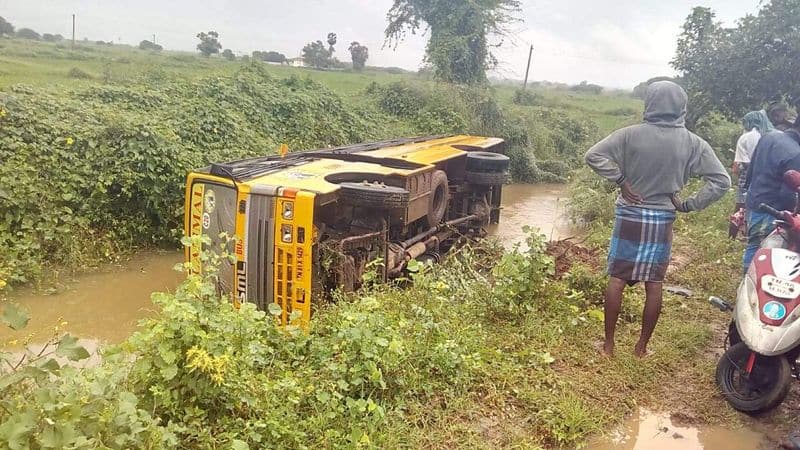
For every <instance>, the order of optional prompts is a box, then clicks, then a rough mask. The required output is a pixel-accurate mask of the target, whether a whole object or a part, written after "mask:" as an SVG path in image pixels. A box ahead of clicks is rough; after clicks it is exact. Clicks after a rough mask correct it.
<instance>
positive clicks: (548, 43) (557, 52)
mask: <svg viewBox="0 0 800 450" xmlns="http://www.w3.org/2000/svg"><path fill="white" fill-rule="evenodd" d="M522 3H523V5H522V12H521V14H520V18H521V19H522V21H521V22H520V23H518V24H515V25H513V33H512V34H513V36H512V37H511V38H510V39H506V40H504V42H503V46H502V47H501V48H500V49H499V50H497V52H496V53H497V55H498V57H499V59H500V67H499V68H498V70H497V71H496V73H495V75H497V76H502V77H505V78H518V79H521V78H522V77H523V76H524V73H525V62H526V60H527V56H528V46H529V44H533V46H534V57H533V64H532V72H531V76H530V78H531V79H532V80H549V81H561V82H566V83H577V82H580V81H582V80H588V81H589V82H592V83H597V84H601V85H604V86H610V87H622V88H631V87H633V86H634V85H636V84H637V83H639V82H640V81H643V80H645V79H647V78H650V77H652V76H657V75H670V74H672V70H671V69H670V67H669V64H668V63H669V61H670V59H671V58H672V56H673V54H674V49H675V40H676V36H677V34H678V33H679V30H680V26H681V25H682V23H683V21H684V19H685V18H686V16H687V15H688V14H689V11H690V9H691V8H692V7H693V6H700V5H702V6H709V7H711V8H713V9H714V10H715V11H716V12H717V15H718V18H719V19H720V20H722V21H723V22H725V23H726V24H729V25H732V24H733V23H734V21H735V20H736V19H738V18H739V17H742V16H744V15H745V14H748V13H750V14H752V13H755V12H757V10H758V3H759V0H691V1H690V0H638V1H634V0H614V1H603V2H600V1H595V0H523V2H522ZM391 4H392V1H391V0H280V1H276V0H227V1H225V0H219V1H204V0H137V1H121V0H0V15H1V16H3V17H5V18H6V20H8V21H9V22H11V23H12V24H14V26H16V27H17V28H21V27H29V28H33V29H34V30H36V31H38V32H40V33H54V34H55V33H60V34H62V35H64V36H69V35H70V34H71V15H72V14H73V13H74V14H76V15H77V33H76V34H77V38H78V39H82V38H84V37H88V38H89V39H91V40H99V39H102V40H106V41H109V40H113V41H115V42H122V43H128V44H134V45H135V44H138V42H139V41H141V40H142V39H151V36H152V35H153V34H155V35H156V41H157V42H158V43H159V44H161V45H163V46H164V47H165V48H167V49H171V50H194V47H195V45H196V42H197V39H196V38H195V35H196V34H197V33H198V32H200V31H207V30H216V31H218V32H219V34H220V41H221V42H222V45H223V47H224V48H230V49H232V50H234V51H235V52H237V53H241V54H244V53H250V52H251V51H253V50H276V51H279V52H282V53H284V54H286V56H287V57H294V56H299V55H300V50H301V48H302V47H303V45H304V44H305V43H307V42H309V41H311V40H316V39H321V40H323V41H324V40H325V37H326V35H327V33H328V32H329V31H333V32H335V33H337V34H338V36H339V44H338V45H337V53H336V55H337V56H338V57H339V59H342V60H349V54H348V53H347V45H348V44H349V43H350V42H351V41H359V42H360V43H362V44H364V45H366V46H367V47H369V53H370V59H369V61H368V64H370V65H378V66H399V67H403V68H405V69H411V70H416V69H417V68H419V66H420V64H421V63H422V59H423V54H424V49H425V36H419V35H418V36H409V38H408V39H407V40H406V41H405V42H403V43H401V44H400V45H399V46H398V47H397V49H396V50H392V49H391V48H385V49H382V48H381V47H382V45H383V31H384V28H385V26H386V12H387V11H388V9H389V7H390V6H391ZM201 5H202V6H201Z"/></svg>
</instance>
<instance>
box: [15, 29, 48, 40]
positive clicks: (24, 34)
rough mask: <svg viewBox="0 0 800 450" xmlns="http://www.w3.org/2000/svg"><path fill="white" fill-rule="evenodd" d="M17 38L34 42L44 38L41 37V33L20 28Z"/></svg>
mask: <svg viewBox="0 0 800 450" xmlns="http://www.w3.org/2000/svg"><path fill="white" fill-rule="evenodd" d="M16 36H17V37H18V38H20V39H30V40H33V41H38V40H40V39H42V37H41V36H39V33H37V32H35V31H33V30H31V29H30V28H20V29H19V30H17V32H16Z"/></svg>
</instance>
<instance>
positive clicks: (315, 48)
mask: <svg viewBox="0 0 800 450" xmlns="http://www.w3.org/2000/svg"><path fill="white" fill-rule="evenodd" d="M336 40H337V37H336V33H328V39H327V42H328V46H327V47H325V44H323V43H322V41H321V40H317V41H314V42H309V43H308V44H306V46H305V47H303V62H305V63H306V65H308V66H311V67H314V68H315V69H327V68H330V67H334V66H336V65H337V63H338V61H337V60H336V59H335V58H334V57H333V52H335V51H336V49H335V48H334V45H336Z"/></svg>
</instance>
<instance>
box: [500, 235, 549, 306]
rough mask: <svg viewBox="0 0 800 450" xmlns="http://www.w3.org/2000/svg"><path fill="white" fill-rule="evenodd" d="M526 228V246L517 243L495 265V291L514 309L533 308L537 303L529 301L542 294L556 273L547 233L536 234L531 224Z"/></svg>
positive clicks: (502, 300) (502, 302) (506, 304)
mask: <svg viewBox="0 0 800 450" xmlns="http://www.w3.org/2000/svg"><path fill="white" fill-rule="evenodd" d="M522 231H523V232H525V233H527V234H528V236H527V238H526V239H525V246H526V248H525V249H524V250H520V246H519V244H517V246H516V247H515V248H514V249H513V250H512V251H511V252H508V253H506V254H504V255H503V257H502V258H501V259H500V261H499V262H498V263H497V265H496V266H495V267H494V268H493V269H492V275H493V276H494V279H495V285H494V293H495V295H496V296H497V298H498V300H499V301H500V302H501V304H504V306H506V307H508V308H509V309H510V310H511V311H512V312H515V311H516V310H517V308H518V307H520V306H522V307H525V308H528V309H532V308H533V305H531V304H528V303H525V302H528V301H530V300H531V299H535V298H537V297H539V296H541V294H542V292H543V289H544V288H545V286H546V285H547V284H548V281H549V277H550V276H552V275H553V273H554V268H553V259H552V258H551V257H550V256H549V255H547V254H546V253H545V247H546V246H545V237H544V236H542V235H537V234H535V233H534V232H533V230H532V229H531V228H530V227H529V226H527V225H526V226H525V227H523V228H522Z"/></svg>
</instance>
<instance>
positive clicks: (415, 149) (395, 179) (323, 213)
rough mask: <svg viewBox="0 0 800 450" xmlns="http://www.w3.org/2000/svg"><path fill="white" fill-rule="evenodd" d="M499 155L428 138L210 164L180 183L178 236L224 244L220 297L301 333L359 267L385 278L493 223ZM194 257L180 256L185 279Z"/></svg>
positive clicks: (504, 167)
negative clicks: (274, 315)
mask: <svg viewBox="0 0 800 450" xmlns="http://www.w3.org/2000/svg"><path fill="white" fill-rule="evenodd" d="M503 151H504V142H503V140H502V139H498V138H489V137H478V136H444V137H443V136H434V137H424V138H408V139H396V140H390V141H383V142H374V143H367V144H357V145H350V146H344V147H338V148H331V149H324V150H312V151H302V152H296V153H290V154H288V155H285V156H283V157H281V156H268V157H257V158H250V159H243V160H239V161H232V162H227V163H217V164H212V165H211V166H210V167H207V168H205V169H202V170H197V171H194V172H191V173H190V174H189V175H188V177H187V181H186V205H185V206H186V216H185V227H186V234H187V235H190V236H196V235H201V234H204V235H207V236H208V237H209V238H210V239H211V240H212V242H213V243H214V246H215V247H216V245H217V244H218V243H219V239H220V238H219V236H220V234H221V233H226V234H227V235H229V236H235V240H234V241H232V243H231V245H232V247H233V248H231V252H232V254H233V255H235V262H234V263H233V264H231V265H225V266H224V267H222V268H220V274H219V279H220V286H219V287H220V289H221V290H222V291H223V292H226V293H231V295H232V299H233V301H234V302H237V303H242V302H250V303H255V304H256V305H257V307H259V308H260V309H267V306H268V305H269V304H270V303H276V304H278V305H279V306H280V307H281V308H282V311H283V313H282V314H283V316H282V319H283V321H284V322H286V321H287V319H288V316H289V315H290V314H291V313H292V312H293V311H298V312H300V314H301V315H300V320H301V321H302V322H303V323H307V322H308V320H309V319H310V317H311V307H312V302H313V301H315V300H317V299H318V298H319V297H320V296H322V295H323V293H324V292H326V291H327V290H329V289H331V288H334V287H336V286H341V287H342V288H343V289H345V290H352V289H355V288H357V287H359V285H360V284H361V281H362V276H363V274H364V273H365V271H366V270H367V269H366V268H367V265H368V263H369V262H370V261H375V260H378V261H381V264H380V265H379V266H378V267H379V276H380V277H382V278H383V279H384V280H386V279H389V278H392V277H397V276H399V275H401V274H402V273H403V270H404V268H405V266H406V264H407V263H408V261H410V260H412V259H433V260H435V259H438V257H439V255H440V254H441V253H442V252H444V251H446V250H447V249H448V248H449V247H450V246H451V245H452V244H453V243H454V242H455V240H456V239H458V238H460V237H462V236H464V235H467V236H471V235H479V234H480V233H481V232H482V229H483V227H484V226H486V225H487V224H489V223H497V222H498V221H499V214H500V208H499V205H500V197H501V190H502V185H503V182H504V181H505V180H506V178H507V176H508V166H509V160H508V158H507V157H506V156H504V155H503V154H502V153H503ZM201 250H202V249H201V248H196V247H193V248H187V249H186V260H187V261H188V262H189V263H190V264H191V267H193V268H194V270H202V268H201V266H200V258H199V254H200V251H201ZM295 315H296V314H295Z"/></svg>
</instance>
